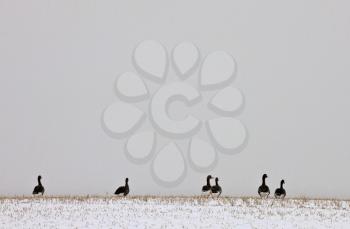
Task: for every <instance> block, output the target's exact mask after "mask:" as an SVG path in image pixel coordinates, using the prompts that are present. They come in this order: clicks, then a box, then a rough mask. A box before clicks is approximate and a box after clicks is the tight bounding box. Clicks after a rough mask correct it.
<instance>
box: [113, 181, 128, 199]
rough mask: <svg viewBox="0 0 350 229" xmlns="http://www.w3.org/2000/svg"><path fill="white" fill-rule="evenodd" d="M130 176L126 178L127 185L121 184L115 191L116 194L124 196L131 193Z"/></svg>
mask: <svg viewBox="0 0 350 229" xmlns="http://www.w3.org/2000/svg"><path fill="white" fill-rule="evenodd" d="M128 182H129V178H125V186H120V187H119V188H117V190H116V191H115V192H114V194H115V195H119V194H123V196H126V195H128V194H129V184H128Z"/></svg>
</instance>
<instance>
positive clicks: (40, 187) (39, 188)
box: [33, 175, 45, 195]
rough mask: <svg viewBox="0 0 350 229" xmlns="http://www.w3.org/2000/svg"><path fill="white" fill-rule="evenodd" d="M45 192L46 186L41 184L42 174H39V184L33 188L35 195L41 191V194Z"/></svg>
mask: <svg viewBox="0 0 350 229" xmlns="http://www.w3.org/2000/svg"><path fill="white" fill-rule="evenodd" d="M44 192H45V188H44V186H43V185H42V184H41V176H40V175H39V176H38V185H37V186H35V187H34V190H33V195H37V194H39V193H41V195H44Z"/></svg>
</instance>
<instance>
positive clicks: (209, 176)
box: [202, 175, 213, 193]
mask: <svg viewBox="0 0 350 229" xmlns="http://www.w3.org/2000/svg"><path fill="white" fill-rule="evenodd" d="M210 179H213V177H212V176H211V175H208V176H207V184H206V185H204V186H203V187H202V193H205V192H209V191H211V185H210Z"/></svg>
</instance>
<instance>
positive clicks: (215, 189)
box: [211, 178, 222, 198]
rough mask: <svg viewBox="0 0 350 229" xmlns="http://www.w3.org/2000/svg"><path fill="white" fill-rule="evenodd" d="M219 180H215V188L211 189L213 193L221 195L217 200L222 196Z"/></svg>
mask: <svg viewBox="0 0 350 229" xmlns="http://www.w3.org/2000/svg"><path fill="white" fill-rule="evenodd" d="M218 181H219V178H215V185H214V186H213V187H211V193H219V194H218V195H217V198H219V196H220V195H221V192H222V189H221V187H220V185H219V184H218Z"/></svg>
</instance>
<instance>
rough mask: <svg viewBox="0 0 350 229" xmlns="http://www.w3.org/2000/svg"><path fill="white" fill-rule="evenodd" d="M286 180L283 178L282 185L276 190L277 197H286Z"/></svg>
mask: <svg viewBox="0 0 350 229" xmlns="http://www.w3.org/2000/svg"><path fill="white" fill-rule="evenodd" d="M283 184H284V180H281V185H280V187H279V188H277V189H276V191H275V198H276V199H284V197H286V190H285V189H284V188H283Z"/></svg>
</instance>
